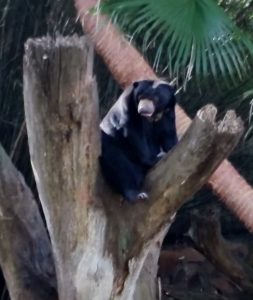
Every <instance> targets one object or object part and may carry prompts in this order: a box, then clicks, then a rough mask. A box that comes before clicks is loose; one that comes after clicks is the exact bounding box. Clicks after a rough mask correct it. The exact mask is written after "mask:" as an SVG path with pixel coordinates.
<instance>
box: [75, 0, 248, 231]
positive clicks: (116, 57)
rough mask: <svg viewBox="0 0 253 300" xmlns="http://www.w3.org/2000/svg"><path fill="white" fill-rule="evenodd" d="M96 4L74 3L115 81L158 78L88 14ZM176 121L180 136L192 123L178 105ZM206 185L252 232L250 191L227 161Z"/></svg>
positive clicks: (93, 1) (103, 23) (135, 53)
mask: <svg viewBox="0 0 253 300" xmlns="http://www.w3.org/2000/svg"><path fill="white" fill-rule="evenodd" d="M99 3H100V1H97V0H75V4H76V8H77V11H78V15H79V18H80V21H81V23H82V26H83V29H84V31H85V32H86V33H87V34H88V35H89V37H90V38H91V40H92V41H93V42H94V45H95V49H96V51H97V52H98V54H99V55H101V57H102V58H103V59H104V61H105V63H106V64H107V66H108V68H109V70H110V71H111V72H112V74H113V76H114V77H115V79H116V80H117V81H118V82H119V84H120V85H121V86H122V87H125V86H127V85H129V84H130V83H131V82H133V81H135V80H140V79H149V78H151V79H153V78H157V77H156V75H155V73H154V71H153V70H152V69H151V67H150V66H149V65H148V64H147V62H145V60H144V59H143V57H142V56H141V55H140V54H139V52H138V51H137V50H136V49H135V48H134V47H133V46H132V45H131V44H130V43H129V42H128V41H127V40H126V39H124V37H123V35H122V34H120V33H119V32H118V30H117V29H116V28H115V27H114V26H113V25H112V24H111V23H110V22H109V21H108V20H107V19H106V18H105V17H103V16H101V15H96V14H94V13H93V14H90V13H89V10H90V9H91V8H92V7H94V6H95V5H99ZM98 10H99V8H98ZM176 122H177V130H178V134H179V136H180V137H181V136H182V135H183V134H184V132H185V131H186V129H187V128H188V127H189V125H190V123H191V120H190V118H189V117H188V116H187V115H186V114H185V112H184V111H183V110H182V109H181V108H180V107H179V106H178V105H177V107H176ZM208 185H209V186H210V187H211V188H212V189H213V191H214V193H216V194H217V195H218V196H219V197H220V198H221V200H222V201H223V202H224V203H225V204H226V205H227V207H228V208H230V209H231V210H232V211H233V212H234V213H235V215H236V216H237V217H238V218H239V219H240V220H241V221H242V222H243V223H244V224H245V225H246V227H247V228H248V229H249V230H250V231H253V218H252V217H251V216H252V214H253V202H252V198H253V189H252V187H251V186H250V185H249V184H248V183H247V182H246V180H245V179H244V178H243V177H242V176H241V175H239V173H238V172H237V171H236V170H235V168H234V167H233V166H232V165H231V163H230V162H229V161H227V160H225V161H224V162H223V163H222V164H221V165H220V166H219V168H218V169H217V170H216V171H215V173H214V174H213V175H212V176H211V177H210V180H209V181H208Z"/></svg>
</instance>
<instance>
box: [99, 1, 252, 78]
mask: <svg viewBox="0 0 253 300" xmlns="http://www.w3.org/2000/svg"><path fill="white" fill-rule="evenodd" d="M102 10H103V11H104V12H106V13H108V14H110V15H111V18H112V20H113V21H114V22H116V23H118V24H119V25H120V26H121V27H122V28H124V29H125V30H126V31H127V32H128V33H130V35H131V39H133V38H135V36H137V37H138V38H140V36H141V39H142V44H143V45H142V49H143V51H146V50H147V49H148V48H150V47H151V48H152V47H154V46H156V47H157V49H156V55H155V58H154V66H155V67H157V66H158V65H159V63H160V60H161V58H163V61H164V57H166V60H167V67H168V69H169V74H170V76H171V77H172V76H175V75H176V76H183V77H184V78H186V79H188V78H190V77H191V76H192V74H193V73H195V74H196V75H198V76H199V77H201V76H206V75H209V74H212V76H213V78H214V79H217V76H218V75H219V74H221V75H222V76H223V77H227V75H228V77H229V78H230V79H231V80H232V82H234V83H237V81H238V79H242V78H243V77H244V76H245V75H246V74H247V72H248V70H249V68H250V61H251V58H252V54H253V44H252V42H251V40H250V39H249V38H248V37H247V36H246V34H244V33H243V32H242V31H241V30H240V29H239V28H238V27H236V26H235V25H234V23H233V22H232V20H231V19H230V18H228V16H227V15H226V14H225V12H224V11H223V9H221V7H219V6H218V5H217V4H216V3H215V2H214V1H213V0H177V1H174V0H157V1H153V0H106V1H105V3H104V4H102Z"/></svg>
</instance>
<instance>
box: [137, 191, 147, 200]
mask: <svg viewBox="0 0 253 300" xmlns="http://www.w3.org/2000/svg"><path fill="white" fill-rule="evenodd" d="M137 198H138V200H146V199H148V194H147V193H145V192H141V193H139V194H138V196H137Z"/></svg>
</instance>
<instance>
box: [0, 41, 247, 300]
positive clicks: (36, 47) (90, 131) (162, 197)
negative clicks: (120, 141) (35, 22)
mask: <svg viewBox="0 0 253 300" xmlns="http://www.w3.org/2000/svg"><path fill="white" fill-rule="evenodd" d="M25 49H26V54H25V58H24V98H25V113H26V122H27V130H28V138H29V147H30V153H31V161H32V166H33V170H34V175H35V179H36V183H37V188H38V192H39V197H40V201H41V203H42V207H43V211H44V214H45V218H46V226H47V229H48V231H49V234H50V239H51V242H52V253H53V258H54V264H55V268H56V277H57V285H58V295H59V299H60V300H77V299H80V300H88V299H92V300H109V299H117V300H123V299H124V300H130V299H131V300H132V299H136V300H143V299H155V287H156V285H155V280H156V267H157V259H158V255H159V252H160V246H161V242H162V240H163V237H164V235H165V233H166V232H167V230H168V228H169V226H170V224H171V223H172V221H173V218H174V216H175V213H176V212H177V210H178V208H179V207H180V206H181V205H182V204H183V203H184V202H185V201H187V199H189V198H190V197H191V196H192V195H193V194H194V193H195V192H196V191H197V190H198V189H199V188H200V187H201V186H202V185H203V184H204V183H205V182H206V181H207V179H208V178H209V176H210V175H211V174H212V173H213V172H214V170H215V169H216V168H217V167H218V165H219V164H220V162H221V161H222V160H223V159H224V158H225V157H226V156H227V155H228V154H229V153H230V151H231V150H232V149H233V148H234V146H235V145H236V143H237V142H238V140H239V138H240V136H241V133H242V130H243V126H242V122H241V120H240V119H239V118H237V117H236V115H235V114H234V113H233V112H228V113H227V114H226V116H225V118H224V119H223V120H221V121H218V122H217V121H216V109H215V107H214V106H212V105H207V106H205V107H204V108H202V109H201V110H200V111H199V112H198V113H197V115H196V117H195V119H194V121H193V123H192V125H191V126H190V128H189V129H188V131H187V132H186V134H185V135H184V136H183V138H182V139H181V141H180V142H179V144H178V145H177V146H176V147H175V149H174V150H173V151H171V153H169V154H168V155H167V156H166V157H165V158H164V159H163V160H162V161H161V162H160V163H159V164H158V165H157V166H156V167H155V168H154V170H152V171H151V172H150V174H149V175H148V178H147V181H146V189H147V190H148V191H149V193H150V199H149V200H148V201H146V202H142V203H138V204H136V205H130V204H127V203H124V204H123V205H122V204H121V203H120V201H119V197H118V196H117V195H115V194H114V193H113V192H112V191H111V190H110V189H109V188H108V187H107V185H106V184H105V183H104V181H103V178H102V177H101V174H100V170H99V165H98V156H99V153H100V133H99V127H98V124H99V115H98V97H97V90H96V82H95V79H94V77H93V73H92V64H93V49H92V46H91V45H90V44H89V42H88V41H87V40H86V39H85V38H78V37H69V38H63V37H58V38H57V39H56V40H53V39H51V38H42V39H36V40H29V41H28V42H27V43H26V47H25ZM0 172H1V171H0ZM4 176H5V174H1V173H0V191H3V192H2V194H1V198H0V199H2V200H1V202H3V201H4V199H5V197H7V196H8V194H6V193H5V186H6V184H8V183H7V182H6V181H4V180H3V179H4V178H5V177H4ZM15 196H16V195H15ZM0 204H1V205H2V203H0ZM15 205H16V204H15V203H13V207H14V208H15ZM24 214H26V211H25V210H24ZM34 215H35V213H34ZM29 217H32V216H30V215H29ZM34 226H35V225H34ZM16 235H19V233H18V232H17V233H16ZM33 242H34V244H35V245H39V244H38V237H37V236H36V235H35V236H34V237H33ZM0 252H1V251H0ZM28 267H29V262H27V268H28ZM7 283H8V286H10V283H9V282H8V278H7ZM13 299H18V298H13ZM26 299H28V298H26ZM29 299H32V298H29ZM33 299H40V298H39V297H38V298H36V297H34V298H33Z"/></svg>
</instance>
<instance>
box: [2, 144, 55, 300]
mask: <svg viewBox="0 0 253 300" xmlns="http://www.w3.org/2000/svg"><path fill="white" fill-rule="evenodd" d="M0 232H1V235H0V263H1V267H2V270H3V273H4V277H5V280H6V283H7V286H8V290H9V293H10V296H11V299H12V300H24V299H26V300H40V299H41V300H43V299H49V300H55V299H57V296H56V278H55V271H54V263H53V258H52V253H51V245H50V242H49V239H48V236H47V232H46V229H45V226H44V224H43V221H42V218H41V216H40V213H39V209H38V206H37V204H36V202H35V200H34V198H33V195H32V193H31V191H30V189H29V188H28V187H27V185H26V184H25V182H24V179H23V177H22V175H21V174H20V173H19V172H18V171H17V170H16V168H15V167H14V166H13V164H12V163H11V161H10V159H9V157H8V156H7V155H6V153H5V152H4V150H3V148H2V147H1V146H0Z"/></svg>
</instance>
